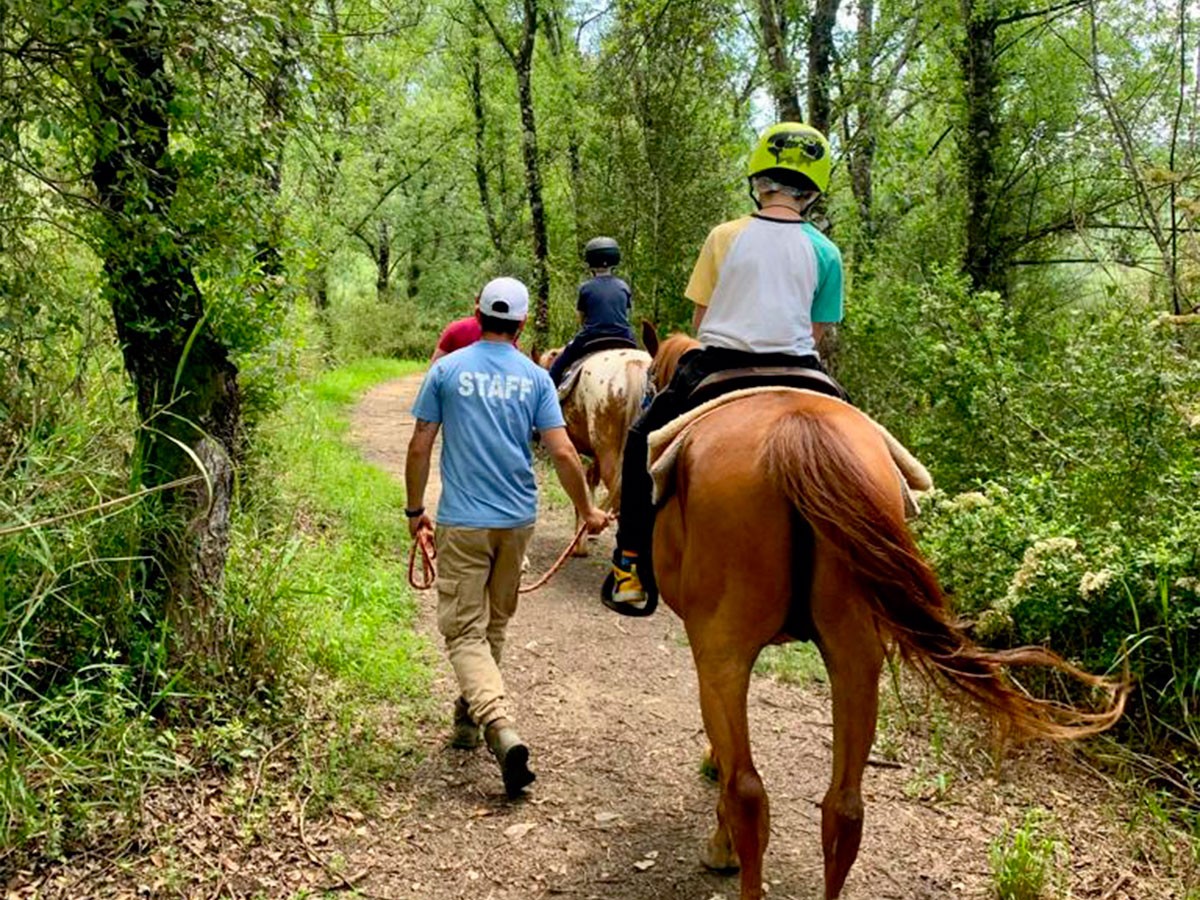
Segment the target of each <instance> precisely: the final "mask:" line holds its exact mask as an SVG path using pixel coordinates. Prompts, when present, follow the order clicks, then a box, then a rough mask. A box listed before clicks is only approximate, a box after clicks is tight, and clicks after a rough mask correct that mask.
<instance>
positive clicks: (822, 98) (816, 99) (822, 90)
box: [808, 0, 841, 134]
mask: <svg viewBox="0 0 1200 900" xmlns="http://www.w3.org/2000/svg"><path fill="white" fill-rule="evenodd" d="M840 5H841V0H815V3H814V6H813V13H812V17H811V19H810V20H809V28H808V123H809V124H810V125H812V126H813V127H814V128H817V129H819V130H820V131H821V132H823V133H825V134H828V133H829V124H830V116H831V112H832V103H831V102H830V99H829V95H830V87H829V82H830V77H829V70H830V64H831V61H832V59H833V29H834V26H835V25H836V24H837V12H838V7H839V6H840Z"/></svg>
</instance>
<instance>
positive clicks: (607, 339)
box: [580, 334, 637, 356]
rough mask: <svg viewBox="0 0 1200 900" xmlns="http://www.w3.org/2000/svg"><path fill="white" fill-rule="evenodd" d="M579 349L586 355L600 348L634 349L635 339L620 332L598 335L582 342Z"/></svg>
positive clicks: (635, 347) (597, 351)
mask: <svg viewBox="0 0 1200 900" xmlns="http://www.w3.org/2000/svg"><path fill="white" fill-rule="evenodd" d="M580 349H581V350H582V352H583V353H584V355H587V356H590V355H591V354H593V353H599V352H600V351H601V350H636V349H637V341H634V340H631V339H630V338H627V337H625V336H624V335H620V334H608V335H600V336H599V337H594V338H592V339H590V340H588V341H586V342H584V344H583V347H581V348H580Z"/></svg>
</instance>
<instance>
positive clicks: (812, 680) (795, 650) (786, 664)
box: [754, 641, 827, 687]
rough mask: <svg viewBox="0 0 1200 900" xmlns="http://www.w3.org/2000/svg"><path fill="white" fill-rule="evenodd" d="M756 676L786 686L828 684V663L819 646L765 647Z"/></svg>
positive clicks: (782, 645)
mask: <svg viewBox="0 0 1200 900" xmlns="http://www.w3.org/2000/svg"><path fill="white" fill-rule="evenodd" d="M754 673H755V674H756V675H768V676H770V677H771V678H774V679H776V680H777V681H782V682H783V683H784V684H794V685H798V686H800V687H810V686H812V685H814V684H825V683H826V682H827V676H826V674H825V662H824V660H822V659H821V651H820V650H818V649H817V646H816V644H812V643H809V642H808V641H795V642H793V643H791V644H772V645H771V646H769V647H764V648H763V651H762V653H761V654H759V657H758V661H757V662H756V663H755V664H754Z"/></svg>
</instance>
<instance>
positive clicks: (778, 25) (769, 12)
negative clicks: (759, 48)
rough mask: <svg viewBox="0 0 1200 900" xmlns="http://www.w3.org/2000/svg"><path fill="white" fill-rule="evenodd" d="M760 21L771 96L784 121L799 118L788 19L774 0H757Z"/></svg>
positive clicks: (798, 98)
mask: <svg viewBox="0 0 1200 900" xmlns="http://www.w3.org/2000/svg"><path fill="white" fill-rule="evenodd" d="M758 25H759V28H760V29H761V30H762V39H763V51H764V53H765V54H766V57H767V67H768V71H769V75H770V78H769V80H770V86H771V98H772V99H773V100H774V101H775V111H776V113H777V114H778V116H779V118H780V120H781V121H785V122H799V121H801V119H802V118H803V114H802V113H801V112H800V96H799V94H797V93H796V73H795V72H794V71H792V63H791V60H790V59H789V58H788V51H787V27H788V22H787V20H786V19H785V18H783V11H782V10H781V9H777V7H776V4H775V2H774V0H758Z"/></svg>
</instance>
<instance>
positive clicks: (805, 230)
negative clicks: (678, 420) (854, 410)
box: [613, 122, 843, 604]
mask: <svg viewBox="0 0 1200 900" xmlns="http://www.w3.org/2000/svg"><path fill="white" fill-rule="evenodd" d="M831 152H832V151H831V149H830V146H829V141H828V140H826V138H825V135H823V134H821V132H819V131H817V129H815V128H812V127H811V126H808V125H802V124H799V123H795V122H783V123H780V124H778V125H773V126H772V127H770V128H768V129H767V130H766V131H765V132H763V134H762V136H761V137H760V138H759V141H758V144H757V146H756V147H755V149H754V152H753V153H752V154H751V156H750V165H749V166H748V169H747V176H748V178H749V182H750V193H751V197H752V198H753V199H754V202H755V205H756V206H757V207H758V211H757V212H755V213H752V214H751V215H748V216H742V217H741V218H739V219H735V220H733V221H731V222H725V223H723V224H721V225H718V226H717V227H716V228H714V229H713V230H712V231H711V232H709V235H708V238H707V240H705V242H704V247H703V248H702V249H701V251H700V257H699V258H698V259H697V260H696V265H695V267H694V268H693V270H692V277H691V279H690V280H689V281H688V286H687V290H686V294H687V297H688V299H689V300H691V301H692V302H693V303H694V304H695V305H696V307H695V312H694V315H693V318H692V322H693V325H694V327H695V329H696V336H697V337H698V338H699V340H700V344H701V346H700V348H699V349H697V350H692V351H690V352H689V353H686V354H684V356H683V358H682V359H681V360H680V365H679V368H678V370H677V371H676V373H675V377H674V378H673V379H672V380H671V383H670V385H668V386H667V388H666V389H665V390H663V391H661V392H660V393H659V394H658V395H657V396H656V397H655V399H654V402H653V403H652V404H651V405H650V408H649V409H647V410H646V412H645V414H644V415H643V416H642V417H641V418H640V419H639V420H638V421H637V422H635V423H634V425H633V427H632V428H631V429H630V432H629V437H628V439H627V441H626V444H625V456H624V459H623V462H622V469H621V485H622V489H621V519H620V523H619V526H618V530H617V550H616V552H615V553H614V555H613V579H614V583H615V585H614V589H613V599H614V600H616V601H618V602H621V603H633V604H637V603H641V602H642V601H644V600H645V599H646V590H645V586H644V585H643V578H642V577H641V576H643V575H649V574H650V572H643V573H639V571H638V560H639V559H646V558H648V556H649V550H650V540H651V537H652V534H653V529H654V509H653V506H652V505H651V500H650V476H649V474H648V472H647V471H646V442H647V438H648V436H649V434H650V432H652V431H655V430H657V429H659V428H661V427H662V426H664V425H665V424H667V423H668V422H669V421H671V419H674V418H675V417H676V416H679V415H680V414H682V413H683V412H685V411H687V409H688V407H689V404H688V401H689V397H690V396H691V394H692V392H693V390H695V388H696V387H697V385H699V384H700V382H702V381H703V380H704V379H705V378H707V377H708V376H709V375H712V374H714V373H716V372H721V371H725V370H728V369H742V368H750V367H755V366H770V367H785V368H786V367H791V368H801V369H818V370H820V369H822V366H821V360H820V357H819V356H818V354H817V343H818V341H819V340H820V338H821V333H822V330H823V328H824V326H825V325H826V324H828V323H832V322H838V321H841V318H842V281H843V278H842V255H841V253H840V251H839V250H838V248H837V246H836V245H835V244H834V243H833V241H831V240H829V238H827V237H825V235H823V234H821V232H820V231H818V230H817V229H816V228H814V227H813V226H812V225H811V224H809V223H808V222H807V221H806V220H805V213H806V212H807V210H808V208H809V207H810V206H812V204H813V203H814V202H815V201H816V199H817V198H818V197H819V196H820V195H821V194H822V193H823V192H824V191H825V190H826V189H827V188H828V186H829V175H830V169H831V159H830V157H831Z"/></svg>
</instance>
